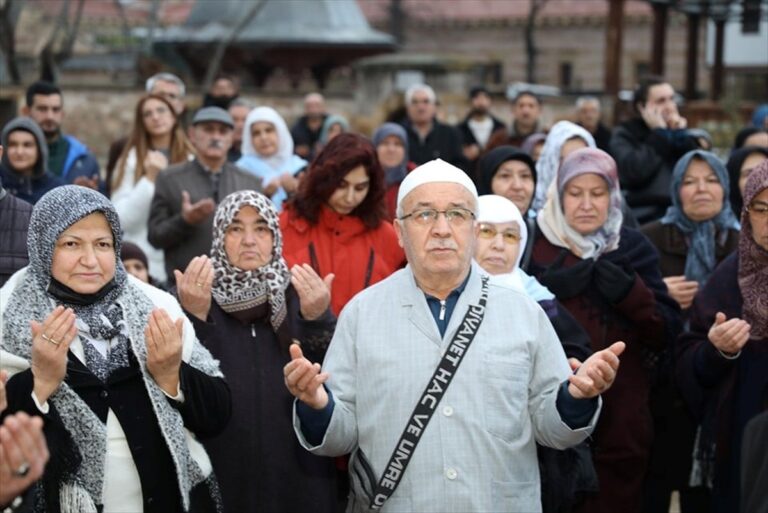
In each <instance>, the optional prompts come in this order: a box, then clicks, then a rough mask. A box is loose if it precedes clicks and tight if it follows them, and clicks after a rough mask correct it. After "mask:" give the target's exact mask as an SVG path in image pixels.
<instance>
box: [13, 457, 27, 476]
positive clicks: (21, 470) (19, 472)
mask: <svg viewBox="0 0 768 513" xmlns="http://www.w3.org/2000/svg"><path fill="white" fill-rule="evenodd" d="M29 469H30V465H29V463H27V462H26V461H25V462H24V463H22V464H21V465H19V466H18V468H17V469H16V470H14V471H13V475H14V476H16V477H26V476H27V474H29Z"/></svg>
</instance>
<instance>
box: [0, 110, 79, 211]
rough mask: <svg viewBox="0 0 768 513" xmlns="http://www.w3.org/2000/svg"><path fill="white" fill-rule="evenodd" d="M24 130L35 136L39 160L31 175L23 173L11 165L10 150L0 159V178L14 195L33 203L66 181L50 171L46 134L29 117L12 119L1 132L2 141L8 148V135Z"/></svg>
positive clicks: (0, 138) (0, 139)
mask: <svg viewBox="0 0 768 513" xmlns="http://www.w3.org/2000/svg"><path fill="white" fill-rule="evenodd" d="M17 130H23V131H25V132H29V133H30V134H32V135H33V136H35V142H36V143H37V162H36V163H35V167H34V169H33V170H32V174H31V175H29V176H26V175H22V174H21V173H20V172H18V171H17V170H16V169H14V168H13V166H12V165H11V161H10V160H9V159H8V152H7V151H6V152H4V153H3V158H2V160H1V161H0V179H2V182H3V186H4V187H5V189H6V190H7V191H8V192H9V193H10V194H12V195H14V196H16V197H17V198H20V199H22V200H24V201H27V202H29V203H32V204H33V205H34V204H35V203H36V202H37V200H38V199H40V197H41V196H43V194H45V193H46V192H48V191H50V190H51V189H53V188H54V187H58V186H59V185H64V181H63V180H62V179H61V178H59V177H57V176H54V175H53V174H51V173H50V172H49V171H48V144H47V143H46V142H45V136H44V135H43V131H42V130H40V127H39V126H37V123H35V122H34V121H33V120H32V119H30V118H27V117H18V118H16V119H13V120H11V121H10V122H8V124H6V125H5V127H4V128H3V131H2V134H0V141H2V145H3V147H5V148H8V137H9V136H10V134H11V132H15V131H17Z"/></svg>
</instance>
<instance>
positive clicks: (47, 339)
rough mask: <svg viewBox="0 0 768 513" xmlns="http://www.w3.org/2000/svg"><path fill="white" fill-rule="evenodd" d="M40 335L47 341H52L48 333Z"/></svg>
mask: <svg viewBox="0 0 768 513" xmlns="http://www.w3.org/2000/svg"><path fill="white" fill-rule="evenodd" d="M40 336H41V337H42V338H43V340H45V341H46V342H50V341H51V337H49V336H48V335H46V334H45V333H43V334H41V335H40Z"/></svg>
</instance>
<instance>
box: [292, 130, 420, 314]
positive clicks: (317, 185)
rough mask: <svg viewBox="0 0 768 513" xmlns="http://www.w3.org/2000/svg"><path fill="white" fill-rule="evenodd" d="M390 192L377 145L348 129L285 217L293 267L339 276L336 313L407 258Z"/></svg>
mask: <svg viewBox="0 0 768 513" xmlns="http://www.w3.org/2000/svg"><path fill="white" fill-rule="evenodd" d="M384 193H385V185H384V171H383V170H382V168H381V165H380V164H379V161H378V158H377V157H376V150H375V149H374V147H373V145H372V144H371V142H370V141H369V140H368V139H366V138H365V137H363V136H360V135H357V134H351V133H345V134H341V135H338V136H337V137H334V138H333V139H332V140H331V141H330V142H329V143H328V145H327V146H326V147H325V148H324V149H323V151H322V152H320V154H319V155H318V156H317V157H316V158H315V160H314V161H313V162H312V164H311V166H310V169H309V172H308V173H307V175H306V176H305V177H304V179H303V180H302V183H301V185H300V186H299V190H298V193H297V194H296V196H295V197H294V198H293V199H292V200H291V201H290V202H289V203H288V204H287V205H286V207H285V210H283V212H282V214H281V215H280V228H281V229H282V231H283V255H284V257H285V260H286V261H287V262H288V265H289V266H291V267H292V266H294V265H296V264H303V263H309V264H310V265H311V266H312V267H313V268H314V269H315V272H317V273H318V275H320V276H323V277H327V275H328V274H334V275H335V278H334V279H333V283H332V286H331V309H332V310H333V313H334V314H335V315H338V314H339V313H340V312H341V309H342V308H343V307H344V305H346V304H347V302H348V301H349V300H350V299H352V296H354V295H355V294H357V293H358V292H360V291H361V290H363V289H364V288H366V287H368V286H369V285H372V284H374V283H376V282H378V281H381V280H383V279H384V278H386V277H387V276H389V275H390V274H392V272H394V271H395V270H396V269H398V268H399V267H400V266H401V265H402V264H403V263H404V261H405V255H404V253H403V250H402V248H401V247H400V245H399V243H398V241H397V236H396V235H395V230H394V228H393V227H392V225H391V224H390V223H389V222H388V221H386V218H387V212H386V206H385V203H384Z"/></svg>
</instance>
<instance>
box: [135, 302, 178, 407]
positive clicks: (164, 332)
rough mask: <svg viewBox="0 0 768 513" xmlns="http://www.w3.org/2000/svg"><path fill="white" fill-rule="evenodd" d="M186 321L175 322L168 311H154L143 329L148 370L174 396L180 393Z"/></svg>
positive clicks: (157, 309)
mask: <svg viewBox="0 0 768 513" xmlns="http://www.w3.org/2000/svg"><path fill="white" fill-rule="evenodd" d="M183 322H184V321H183V319H181V318H179V319H176V322H173V320H172V319H171V316H170V315H168V312H166V311H165V310H163V309H162V308H155V309H154V310H152V313H150V314H149V322H148V323H147V327H146V328H144V340H145V342H146V344H147V370H148V371H149V374H150V375H151V376H152V378H153V379H154V380H155V383H157V385H158V386H159V387H160V388H162V389H163V391H164V392H165V393H166V394H168V395H171V396H175V395H176V394H177V393H178V390H179V370H180V369H181V350H182V333H183Z"/></svg>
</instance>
